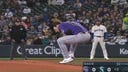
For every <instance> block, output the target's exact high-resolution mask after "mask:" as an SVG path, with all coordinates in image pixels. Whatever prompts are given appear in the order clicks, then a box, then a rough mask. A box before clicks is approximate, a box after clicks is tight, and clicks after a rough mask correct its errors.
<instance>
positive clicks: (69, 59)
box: [59, 57, 73, 64]
mask: <svg viewBox="0 0 128 72" xmlns="http://www.w3.org/2000/svg"><path fill="white" fill-rule="evenodd" d="M71 61H73V59H72V58H71V57H70V58H67V59H64V60H62V61H60V62H59V63H61V64H64V63H69V62H71Z"/></svg>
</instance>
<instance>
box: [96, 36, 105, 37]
mask: <svg viewBox="0 0 128 72" xmlns="http://www.w3.org/2000/svg"><path fill="white" fill-rule="evenodd" d="M95 37H103V36H95Z"/></svg>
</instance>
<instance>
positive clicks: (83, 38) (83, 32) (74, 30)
mask: <svg viewBox="0 0 128 72" xmlns="http://www.w3.org/2000/svg"><path fill="white" fill-rule="evenodd" d="M54 30H55V32H61V33H62V34H64V35H63V36H62V37H60V38H58V39H57V42H58V45H59V47H60V48H61V51H62V55H63V58H64V59H63V60H62V61H60V62H59V63H69V62H71V61H73V58H72V57H71V56H70V54H71V53H72V55H73V53H74V51H75V49H73V47H76V46H77V44H78V43H81V42H87V41H89V40H90V34H89V33H88V31H87V29H82V28H81V27H80V26H79V25H75V24H71V23H70V22H62V23H59V22H56V23H54ZM67 45H70V47H69V48H71V49H72V50H71V49H69V50H70V51H68V48H67V47H68V46H67ZM74 45H76V46H74Z"/></svg>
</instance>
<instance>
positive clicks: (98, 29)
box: [90, 25, 108, 59]
mask: <svg viewBox="0 0 128 72" xmlns="http://www.w3.org/2000/svg"><path fill="white" fill-rule="evenodd" d="M91 32H92V33H93V35H94V36H93V43H92V50H91V54H90V59H93V58H94V55H95V50H96V46H97V44H98V43H100V46H101V48H102V51H103V54H104V58H105V59H108V55H107V51H106V48H105V42H104V33H105V32H107V30H106V27H105V26H104V25H99V26H98V25H94V26H93V27H92V29H91Z"/></svg>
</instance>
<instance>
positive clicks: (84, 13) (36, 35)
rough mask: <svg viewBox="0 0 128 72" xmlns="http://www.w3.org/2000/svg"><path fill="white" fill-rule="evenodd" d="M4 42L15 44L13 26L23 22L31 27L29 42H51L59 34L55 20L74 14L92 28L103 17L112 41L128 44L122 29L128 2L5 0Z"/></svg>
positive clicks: (0, 39)
mask: <svg viewBox="0 0 128 72" xmlns="http://www.w3.org/2000/svg"><path fill="white" fill-rule="evenodd" d="M0 6H1V7H0V44H1V45H9V44H11V38H10V36H9V32H10V27H11V26H12V25H13V24H14V23H15V22H17V21H20V22H21V23H22V24H23V26H25V28H26V30H27V38H26V44H27V45H32V44H34V45H47V44H49V43H51V42H56V39H57V37H58V36H59V35H58V34H57V33H55V32H54V30H53V22H54V21H62V22H63V21H65V18H66V17H67V16H66V15H68V14H70V15H74V17H75V19H77V20H79V21H80V22H81V23H82V24H83V25H84V26H86V27H87V28H88V30H91V27H92V26H93V25H94V24H95V22H96V20H97V19H98V20H101V21H102V23H103V24H104V25H105V26H106V27H107V30H108V42H107V43H108V44H111V45H113V44H122V45H124V44H128V29H126V30H122V23H123V20H122V19H123V17H125V15H126V13H128V4H121V5H120V4H111V2H110V1H109V0H65V3H64V4H63V5H49V4H48V2H47V0H1V1H0Z"/></svg>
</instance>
